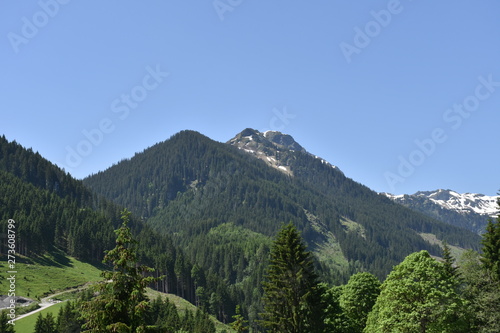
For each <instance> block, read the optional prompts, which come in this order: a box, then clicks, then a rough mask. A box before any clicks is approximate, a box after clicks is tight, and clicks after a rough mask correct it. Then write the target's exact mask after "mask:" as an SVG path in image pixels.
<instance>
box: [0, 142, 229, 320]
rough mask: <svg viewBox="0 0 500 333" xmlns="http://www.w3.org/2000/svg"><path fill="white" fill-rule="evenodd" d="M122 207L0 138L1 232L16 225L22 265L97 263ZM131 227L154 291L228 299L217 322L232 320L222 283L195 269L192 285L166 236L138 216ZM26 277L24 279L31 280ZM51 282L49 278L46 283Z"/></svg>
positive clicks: (188, 266) (1, 244)
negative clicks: (200, 292)
mask: <svg viewBox="0 0 500 333" xmlns="http://www.w3.org/2000/svg"><path fill="white" fill-rule="evenodd" d="M122 207H123V206H119V205H117V204H114V203H112V202H111V201H109V200H107V199H105V198H104V197H102V196H99V195H96V194H94V193H93V192H92V191H91V190H89V189H88V188H87V187H86V186H85V185H84V184H83V183H82V182H81V181H78V180H75V179H73V178H72V177H71V176H70V175H69V174H67V173H65V172H64V171H63V170H61V169H60V168H58V167H57V166H55V165H54V164H52V163H50V162H49V161H47V160H45V159H44V158H43V157H42V156H40V155H39V154H38V153H34V152H33V151H31V150H30V149H25V148H24V147H22V146H21V145H19V144H17V143H16V142H9V141H8V140H7V139H6V138H5V137H0V218H1V219H0V230H3V233H5V232H6V230H7V223H8V220H9V219H13V220H15V226H16V227H15V235H16V253H19V254H20V255H22V256H24V257H26V258H27V259H26V260H34V261H40V260H42V261H43V258H44V257H45V255H46V254H50V253H61V255H62V256H72V257H74V258H77V259H79V260H82V261H85V262H89V263H97V264H99V263H100V262H101V260H102V259H103V257H104V252H105V251H106V250H110V249H112V248H113V247H114V240H115V234H114V232H113V230H115V229H117V227H118V225H120V224H121V220H120V212H121V211H122V210H123V208H122ZM130 226H131V228H132V229H133V232H134V234H135V237H136V239H137V240H138V241H139V244H138V252H139V255H140V260H141V262H142V263H144V264H146V265H149V266H151V267H154V268H155V269H156V271H155V273H154V274H155V275H156V276H164V277H163V279H162V280H161V281H160V282H158V283H157V284H156V285H155V286H153V287H155V288H156V289H158V290H159V291H163V292H169V293H173V294H177V295H180V296H182V297H184V298H186V299H187V300H189V301H190V302H192V303H195V302H196V287H198V286H203V288H205V290H206V292H207V293H208V294H212V293H213V294H215V295H219V294H223V295H227V297H226V299H225V301H226V302H225V303H224V304H223V305H221V308H222V310H221V312H222V313H223V314H224V316H223V317H222V316H221V319H225V320H227V319H231V315H232V314H233V313H234V309H235V303H236V301H235V300H234V297H233V298H232V295H230V294H229V291H228V287H227V284H226V283H224V281H223V280H222V279H221V278H219V277H218V276H216V275H214V274H210V273H205V272H204V271H203V269H200V268H198V271H200V274H204V275H206V276H207V278H206V280H205V281H204V282H203V285H198V286H195V284H194V281H193V278H192V276H191V271H192V269H193V264H192V263H191V261H190V260H189V259H188V258H187V256H186V255H185V254H184V253H183V251H182V250H180V249H179V248H178V247H177V246H175V245H174V243H173V241H172V239H171V238H170V237H169V236H168V235H166V234H158V233H157V232H155V231H154V230H153V229H152V228H150V227H149V226H148V225H146V224H144V223H143V221H141V219H139V218H137V217H133V218H132V220H131V223H130ZM7 244H8V238H6V237H1V238H0V257H1V258H2V259H6V253H7V249H8V247H7ZM56 266H57V265H56ZM49 267H50V265H49ZM54 267H55V266H54ZM54 271H56V270H54ZM25 273H26V274H28V272H25ZM26 274H25V275H24V278H25V279H30V278H31V277H30V275H29V274H28V275H26ZM51 279H52V277H50V276H48V281H47V282H48V283H51V281H52V280H51ZM22 281H25V280H22ZM58 285H59V284H58ZM22 290H23V289H21V291H22ZM33 293H35V294H37V292H36V291H35V290H32V292H31V294H33Z"/></svg>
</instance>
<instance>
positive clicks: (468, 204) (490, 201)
mask: <svg viewBox="0 0 500 333" xmlns="http://www.w3.org/2000/svg"><path fill="white" fill-rule="evenodd" d="M414 195H415V196H422V197H427V198H429V199H430V200H431V201H433V202H435V203H437V204H438V205H440V206H442V207H444V208H446V209H452V210H455V211H458V212H471V211H472V212H474V213H477V214H482V215H488V216H491V217H493V216H496V215H498V211H499V209H498V204H497V200H498V198H499V197H498V196H488V195H484V194H478V193H457V192H455V191H452V190H437V191H420V192H417V193H415V194H414Z"/></svg>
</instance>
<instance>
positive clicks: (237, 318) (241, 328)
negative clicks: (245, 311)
mask: <svg viewBox="0 0 500 333" xmlns="http://www.w3.org/2000/svg"><path fill="white" fill-rule="evenodd" d="M233 319H234V322H233V323H232V324H231V327H232V328H233V329H234V330H235V331H236V332H237V333H242V332H246V331H248V329H247V328H246V327H245V325H246V324H247V321H246V320H245V319H244V318H243V316H242V315H241V309H240V306H239V305H237V306H236V314H235V315H234V316H233Z"/></svg>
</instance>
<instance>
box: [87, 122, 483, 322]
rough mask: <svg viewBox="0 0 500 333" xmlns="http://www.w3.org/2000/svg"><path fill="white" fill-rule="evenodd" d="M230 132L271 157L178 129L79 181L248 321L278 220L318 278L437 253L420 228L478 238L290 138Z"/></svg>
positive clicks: (342, 277)
mask: <svg viewBox="0 0 500 333" xmlns="http://www.w3.org/2000/svg"><path fill="white" fill-rule="evenodd" d="M237 137H238V136H237ZM239 137H240V138H242V137H246V138H249V137H250V138H252V141H254V142H257V141H260V144H258V145H257V146H256V147H254V148H257V147H258V148H259V149H261V151H263V150H262V149H264V150H265V149H267V153H272V154H274V156H272V157H273V159H274V162H273V163H274V165H272V166H271V167H270V165H269V164H268V163H267V162H266V161H265V160H267V157H268V156H267V155H266V158H265V159H262V158H255V157H256V156H255V155H256V154H257V153H255V154H252V153H249V152H247V151H245V150H244V149H240V148H242V147H238V146H237V145H235V146H233V145H232V144H225V143H220V142H215V141H213V140H211V139H209V138H207V137H205V136H203V135H201V134H200V133H197V132H193V131H183V132H180V133H178V134H176V135H174V136H172V137H171V138H170V139H169V140H167V141H165V142H162V143H158V144H156V145H154V146H152V147H150V148H148V149H146V150H145V151H143V152H141V153H138V154H136V155H135V156H134V157H133V158H131V159H129V160H124V161H121V162H120V163H118V164H116V165H114V166H112V167H110V168H109V169H108V170H106V171H103V172H99V173H97V174H95V175H92V176H90V177H88V178H86V179H84V184H85V185H87V186H88V187H89V188H91V189H92V190H93V191H95V192H96V193H98V194H100V195H103V196H105V197H106V198H108V199H111V200H113V201H114V202H115V203H117V204H119V205H122V206H126V207H129V208H130V209H131V210H132V211H133V213H135V214H136V215H138V216H141V217H143V218H144V219H146V220H147V223H148V225H150V226H151V227H152V228H154V229H155V230H157V231H159V232H160V233H161V234H169V235H171V236H172V239H173V242H174V244H176V245H179V246H181V247H182V249H183V250H184V251H185V253H186V255H187V256H188V259H189V260H192V261H193V262H194V263H196V264H197V265H199V266H200V267H202V268H204V269H205V270H207V271H208V272H210V273H213V274H217V275H218V276H221V277H222V278H223V279H224V280H225V281H226V282H227V283H229V284H230V285H232V286H234V287H233V288H232V290H233V292H234V293H235V294H238V295H240V296H239V297H240V304H242V310H243V311H244V313H245V314H248V315H249V318H250V319H251V320H253V319H256V317H257V313H258V312H259V311H260V310H261V309H262V307H261V304H260V296H261V292H262V288H261V284H260V281H261V279H262V274H263V269H264V266H265V264H264V263H265V262H266V260H267V258H268V252H269V244H270V239H271V238H272V237H274V236H275V234H276V233H277V231H278V230H279V229H280V227H281V225H282V224H283V223H288V222H290V221H292V222H293V223H294V225H296V226H297V228H298V230H300V231H301V232H302V236H303V237H304V239H305V240H306V242H307V244H308V246H309V248H310V249H311V250H312V251H313V252H314V254H315V258H316V265H317V266H318V268H319V273H320V275H321V278H322V279H323V280H324V281H329V282H333V283H335V282H336V283H339V282H345V281H346V280H347V279H348V277H349V276H350V275H351V274H352V273H354V272H357V271H370V272H372V273H374V274H376V275H377V276H378V277H379V278H383V277H385V276H386V274H388V273H389V272H390V270H391V269H392V267H393V266H394V265H396V264H398V263H400V262H401V261H402V260H403V259H404V258H405V257H406V256H407V255H408V254H410V253H412V252H415V251H419V250H428V251H429V252H430V253H431V254H434V255H439V254H440V248H439V247H438V246H437V245H432V244H430V243H428V242H426V241H425V240H424V239H423V238H422V237H421V235H420V234H423V233H432V234H434V235H436V237H437V238H438V239H440V240H446V241H447V242H448V243H449V244H451V245H456V246H460V247H464V248H474V249H477V248H478V246H479V239H480V238H479V236H478V235H475V234H473V233H470V232H467V231H464V230H463V229H460V228H457V227H454V226H450V225H448V224H445V223H442V222H439V221H437V220H434V219H432V218H430V217H428V216H425V215H423V214H420V213H416V212H414V211H412V210H410V209H408V208H405V207H403V206H401V205H399V204H396V203H394V202H392V201H391V200H390V199H388V198H387V197H385V196H383V195H379V194H377V193H375V192H373V191H371V190H370V189H368V188H367V187H365V186H363V185H361V184H359V183H356V182H355V181H353V180H351V179H349V178H347V177H346V176H345V175H344V174H343V173H342V172H341V171H340V170H338V169H337V168H336V167H333V166H332V165H331V164H329V163H327V162H325V161H324V160H322V159H320V158H317V157H315V156H313V155H311V154H309V153H307V152H306V151H305V150H304V149H300V148H301V147H300V145H298V146H296V145H295V146H293V147H295V149H293V147H291V146H290V145H289V144H292V145H293V142H290V141H289V138H284V139H285V141H278V143H279V145H276V142H275V141H276V140H281V139H283V137H281V139H277V137H276V135H274V136H273V139H272V140H274V141H272V140H271V139H270V138H266V136H265V135H263V134H262V133H259V132H257V131H254V130H250V129H247V130H245V131H244V132H242V133H240V135H239ZM248 140H250V139H248ZM287 140H288V141H287ZM233 141H234V140H233ZM236 141H238V140H236ZM273 142H274V143H273ZM229 143H231V141H230V142H229ZM299 147H300V148H299ZM247 149H248V150H254V152H255V151H256V150H255V149H252V148H247ZM271 160H272V159H271ZM280 166H282V167H283V168H280ZM280 169H281V170H280ZM285 169H286V170H285ZM285 171H287V172H285ZM212 296H213V297H215V299H213V297H212ZM217 297H218V295H206V293H205V292H204V290H200V291H199V295H198V298H197V301H198V302H200V303H204V304H208V305H209V304H210V303H217V302H218V299H217Z"/></svg>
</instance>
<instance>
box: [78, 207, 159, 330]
mask: <svg viewBox="0 0 500 333" xmlns="http://www.w3.org/2000/svg"><path fill="white" fill-rule="evenodd" d="M129 219H130V212H127V211H124V212H123V214H122V220H123V224H122V226H121V227H120V228H119V229H118V230H116V231H115V233H116V246H115V248H114V249H112V250H110V251H108V252H107V253H106V256H105V257H104V260H103V262H104V263H110V264H112V268H113V270H112V271H103V272H102V276H103V278H104V282H102V283H101V284H99V286H98V288H97V290H98V292H99V295H98V296H96V297H95V298H93V299H91V300H90V301H88V302H86V303H84V304H83V307H82V310H83V312H82V316H83V318H84V320H85V324H84V325H83V328H84V329H85V332H96V333H97V332H104V331H112V332H114V331H117V332H122V331H123V332H145V331H146V323H145V317H146V313H148V310H149V303H148V297H147V296H146V287H147V286H148V285H149V284H150V283H152V282H153V281H154V280H155V279H154V278H153V277H144V276H143V274H144V273H147V272H152V271H153V269H152V268H149V267H147V266H138V258H137V248H136V244H137V241H136V240H135V239H133V236H132V232H131V230H130V228H129V227H128V222H129Z"/></svg>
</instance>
